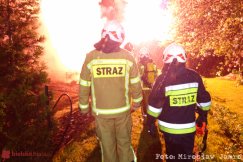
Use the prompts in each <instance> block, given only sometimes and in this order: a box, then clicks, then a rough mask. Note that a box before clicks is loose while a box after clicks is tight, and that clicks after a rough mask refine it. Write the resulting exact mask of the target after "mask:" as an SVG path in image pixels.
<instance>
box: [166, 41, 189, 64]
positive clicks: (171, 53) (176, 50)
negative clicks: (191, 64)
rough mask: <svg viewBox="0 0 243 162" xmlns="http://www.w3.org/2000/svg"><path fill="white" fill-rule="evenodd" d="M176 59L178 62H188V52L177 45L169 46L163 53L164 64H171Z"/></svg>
mask: <svg viewBox="0 0 243 162" xmlns="http://www.w3.org/2000/svg"><path fill="white" fill-rule="evenodd" d="M174 58H175V59H177V61H178V62H181V63H185V62H186V52H185V50H184V48H183V47H182V46H180V45H178V44H176V43H172V44H170V45H169V46H167V47H166V48H165V50H164V52H163V61H164V63H171V62H172V61H173V59H174Z"/></svg>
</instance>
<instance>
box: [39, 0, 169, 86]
mask: <svg viewBox="0 0 243 162" xmlns="http://www.w3.org/2000/svg"><path fill="white" fill-rule="evenodd" d="M102 1H113V2H114V6H113V9H112V8H110V7H109V6H104V5H102ZM163 1H165V0H163ZM163 1H161V0H153V1H151V0H131V1H128V0H100V1H98V0H88V1H84V0H42V1H41V14H40V18H41V20H42V24H43V26H42V32H43V35H45V36H46V38H47V40H46V42H45V44H44V45H45V57H44V61H45V62H46V64H47V67H48V71H49V74H50V76H51V78H55V79H56V80H62V81H63V80H64V78H65V77H66V73H67V72H68V73H70V72H73V73H77V72H78V73H79V72H80V70H81V67H82V64H83V62H84V59H85V55H86V54H87V53H88V52H89V51H91V50H92V49H94V47H93V45H94V44H95V43H96V42H98V41H99V40H100V36H101V30H102V28H103V25H104V23H105V21H109V20H110V19H116V20H118V21H120V22H121V23H122V25H123V26H124V28H125V35H126V38H125V42H124V44H125V43H126V42H132V43H133V44H139V43H142V42H144V41H150V40H154V39H157V40H160V41H162V40H163V39H168V38H169V35H168V31H169V30H168V29H169V24H171V22H170V21H171V16H172V15H171V14H170V13H169V12H167V9H166V10H165V7H162V6H161V2H163ZM99 2H100V3H99ZM76 79H77V78H76Z"/></svg>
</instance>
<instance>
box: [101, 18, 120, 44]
mask: <svg viewBox="0 0 243 162" xmlns="http://www.w3.org/2000/svg"><path fill="white" fill-rule="evenodd" d="M107 35H109V37H110V39H111V40H113V41H115V42H119V43H122V42H123V41H124V38H125V32H124V29H123V27H122V26H121V24H120V23H119V22H117V21H108V22H107V23H106V24H105V26H104V28H103V30H102V33H101V37H102V38H105V37H106V36H107Z"/></svg>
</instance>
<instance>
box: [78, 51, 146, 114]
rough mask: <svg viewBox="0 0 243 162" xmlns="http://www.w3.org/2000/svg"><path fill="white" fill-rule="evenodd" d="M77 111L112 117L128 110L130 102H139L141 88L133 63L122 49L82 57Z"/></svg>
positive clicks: (130, 57) (131, 57) (129, 54)
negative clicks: (83, 58) (90, 111)
mask: <svg viewBox="0 0 243 162" xmlns="http://www.w3.org/2000/svg"><path fill="white" fill-rule="evenodd" d="M79 84H80V92H79V108H80V109H81V112H83V113H86V112H88V111H89V96H90V95H91V98H92V112H93V114H95V115H101V116H103V117H116V116H120V115H122V114H125V113H126V112H128V111H130V107H131V98H132V102H135V103H140V102H141V101H142V88H141V82H140V76H139V72H138V69H137V65H136V62H135V60H134V58H133V56H132V55H131V53H129V52H128V51H126V50H123V49H121V50H120V51H119V52H112V53H103V52H100V51H97V50H93V51H91V52H90V53H88V54H87V55H86V58H85V61H84V64H83V67H82V71H81V74H80V81H79Z"/></svg>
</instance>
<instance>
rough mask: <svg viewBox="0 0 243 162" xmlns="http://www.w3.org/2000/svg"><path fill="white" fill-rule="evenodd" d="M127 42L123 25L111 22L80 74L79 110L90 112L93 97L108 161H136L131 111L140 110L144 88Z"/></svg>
mask: <svg viewBox="0 0 243 162" xmlns="http://www.w3.org/2000/svg"><path fill="white" fill-rule="evenodd" d="M123 41H124V30H123V28H122V26H121V25H120V24H119V23H118V22H116V21H109V22H107V23H106V24H105V26H104V28H103V30H102V36H101V40H100V41H99V42H98V43H96V44H95V45H94V47H95V49H94V50H93V51H91V52H89V53H88V54H87V55H86V58H85V61H84V64H83V67H82V70H81V74H80V91H79V108H80V110H81V113H88V112H89V102H88V101H89V95H90V94H91V100H92V101H91V102H92V106H91V107H92V108H91V109H92V115H93V116H94V117H95V123H96V133H97V137H98V138H99V141H100V145H101V150H102V151H101V153H102V161H105V162H129V161H136V156H135V154H134V151H133V148H132V146H131V129H132V120H131V109H137V108H139V107H140V102H141V101H142V88H141V81H140V77H139V72H138V69H137V65H136V62H135V60H134V58H133V57H132V55H131V53H130V52H128V51H127V50H125V49H121V48H120V45H121V44H122V42H123ZM131 97H132V103H131ZM131 105H132V106H131ZM131 107H132V108H131Z"/></svg>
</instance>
